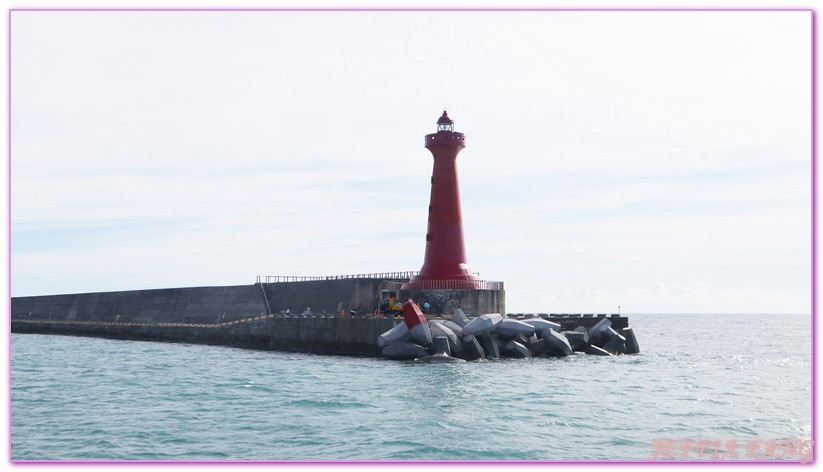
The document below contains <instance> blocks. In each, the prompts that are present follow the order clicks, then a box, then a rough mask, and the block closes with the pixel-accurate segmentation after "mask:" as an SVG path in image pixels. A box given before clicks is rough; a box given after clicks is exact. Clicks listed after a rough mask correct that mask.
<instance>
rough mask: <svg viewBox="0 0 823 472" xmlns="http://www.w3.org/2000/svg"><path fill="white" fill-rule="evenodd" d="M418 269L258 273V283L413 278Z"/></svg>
mask: <svg viewBox="0 0 823 472" xmlns="http://www.w3.org/2000/svg"><path fill="white" fill-rule="evenodd" d="M416 275H417V271H405V272H377V273H373V274H347V275H308V276H305V275H258V276H257V283H259V284H260V283H264V284H272V283H279V282H310V281H315V280H343V279H398V280H411V279H412V278H414V277H415V276H416Z"/></svg>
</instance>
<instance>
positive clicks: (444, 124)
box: [437, 110, 454, 131]
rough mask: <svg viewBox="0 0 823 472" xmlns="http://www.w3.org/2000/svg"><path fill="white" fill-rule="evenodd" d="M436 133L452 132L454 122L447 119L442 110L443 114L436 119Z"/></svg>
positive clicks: (444, 111)
mask: <svg viewBox="0 0 823 472" xmlns="http://www.w3.org/2000/svg"><path fill="white" fill-rule="evenodd" d="M437 131H454V121H453V120H452V119H451V118H449V115H448V113H446V110H443V114H442V115H440V118H438V119H437Z"/></svg>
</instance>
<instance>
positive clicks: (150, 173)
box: [11, 12, 811, 312]
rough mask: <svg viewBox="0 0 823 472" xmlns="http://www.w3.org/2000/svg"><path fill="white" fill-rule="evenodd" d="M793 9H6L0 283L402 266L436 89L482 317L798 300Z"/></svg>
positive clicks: (802, 65) (412, 257) (803, 207)
mask: <svg viewBox="0 0 823 472" xmlns="http://www.w3.org/2000/svg"><path fill="white" fill-rule="evenodd" d="M810 23H811V18H810V13H808V12H14V13H13V14H12V36H11V41H12V61H11V65H12V70H11V79H12V94H11V99H12V107H11V119H12V134H11V137H12V146H11V150H12V153H11V172H12V174H11V185H12V188H11V190H12V192H11V198H12V202H11V210H12V214H11V225H12V228H11V229H12V253H11V258H12V259H11V268H12V272H11V276H12V284H11V289H12V295H13V296H20V295H35V294H53V293H72V292H92V291H107V290H129V289H142V288H160V287H172V286H200V285H224V284H232V285H233V284H247V283H252V282H254V280H255V276H257V275H267V274H268V275H327V274H329V275H331V274H349V273H364V272H382V271H395V270H397V271H400V270H417V269H419V267H420V265H421V264H422V260H423V251H424V238H425V232H426V214H427V205H428V197H429V176H430V174H431V155H430V154H429V152H428V151H427V150H426V149H424V148H423V136H424V135H425V134H427V133H430V132H432V131H433V130H434V122H435V120H436V119H437V117H438V116H439V114H440V113H441V112H442V109H443V106H444V105H445V106H447V107H448V111H449V114H450V116H451V117H452V118H453V119H454V120H455V122H456V129H457V130H458V131H461V132H464V133H465V134H466V136H467V147H466V149H465V150H463V152H461V154H460V157H459V158H458V169H459V175H460V185H461V192H462V203H463V216H464V229H465V234H466V240H467V255H468V259H469V263H470V265H471V267H472V269H473V270H474V271H476V272H479V273H480V275H481V277H483V278H486V279H489V280H502V281H504V282H505V283H506V290H507V306H508V309H509V311H513V312H523V311H554V312H614V311H616V310H617V307H618V306H620V307H621V309H622V311H624V312H808V311H809V308H810V300H811V294H810V285H811V277H810V274H811V260H810V259H811V247H810V246H811V241H810V237H811V185H810V184H811V146H810V144H811V118H810V117H811V114H810V110H811V104H810V103H811V90H810V83H811V49H810V44H811V32H810Z"/></svg>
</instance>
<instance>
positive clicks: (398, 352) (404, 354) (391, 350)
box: [382, 342, 429, 360]
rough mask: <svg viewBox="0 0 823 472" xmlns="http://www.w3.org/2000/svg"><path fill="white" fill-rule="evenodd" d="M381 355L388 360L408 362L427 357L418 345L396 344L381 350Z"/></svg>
mask: <svg viewBox="0 0 823 472" xmlns="http://www.w3.org/2000/svg"><path fill="white" fill-rule="evenodd" d="M382 352H383V355H384V356H386V357H388V358H389V359H397V360H410V359H417V358H419V357H426V356H428V355H429V353H428V352H426V349H424V348H423V346H420V345H419V344H412V343H407V342H397V343H394V344H390V345H388V346H386V347H384V348H383V351H382Z"/></svg>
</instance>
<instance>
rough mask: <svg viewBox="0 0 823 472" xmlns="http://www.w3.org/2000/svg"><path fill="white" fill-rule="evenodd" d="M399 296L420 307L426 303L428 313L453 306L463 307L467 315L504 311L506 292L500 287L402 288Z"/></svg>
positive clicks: (448, 310)
mask: <svg viewBox="0 0 823 472" xmlns="http://www.w3.org/2000/svg"><path fill="white" fill-rule="evenodd" d="M501 285H502V284H501ZM399 298H400V299H401V300H407V299H409V298H411V299H412V300H414V302H415V303H417V305H418V306H421V307H423V306H424V305H425V304H426V303H428V304H429V308H428V309H427V310H425V311H426V314H428V315H433V314H434V315H439V314H447V313H449V312H451V311H452V310H454V309H455V308H461V309H463V311H464V312H465V313H466V314H467V315H469V316H475V315H481V314H485V313H506V292H505V290H503V289H502V287H501V288H499V289H493V290H478V289H414V288H412V289H408V288H404V289H401V290H400V297H399Z"/></svg>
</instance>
